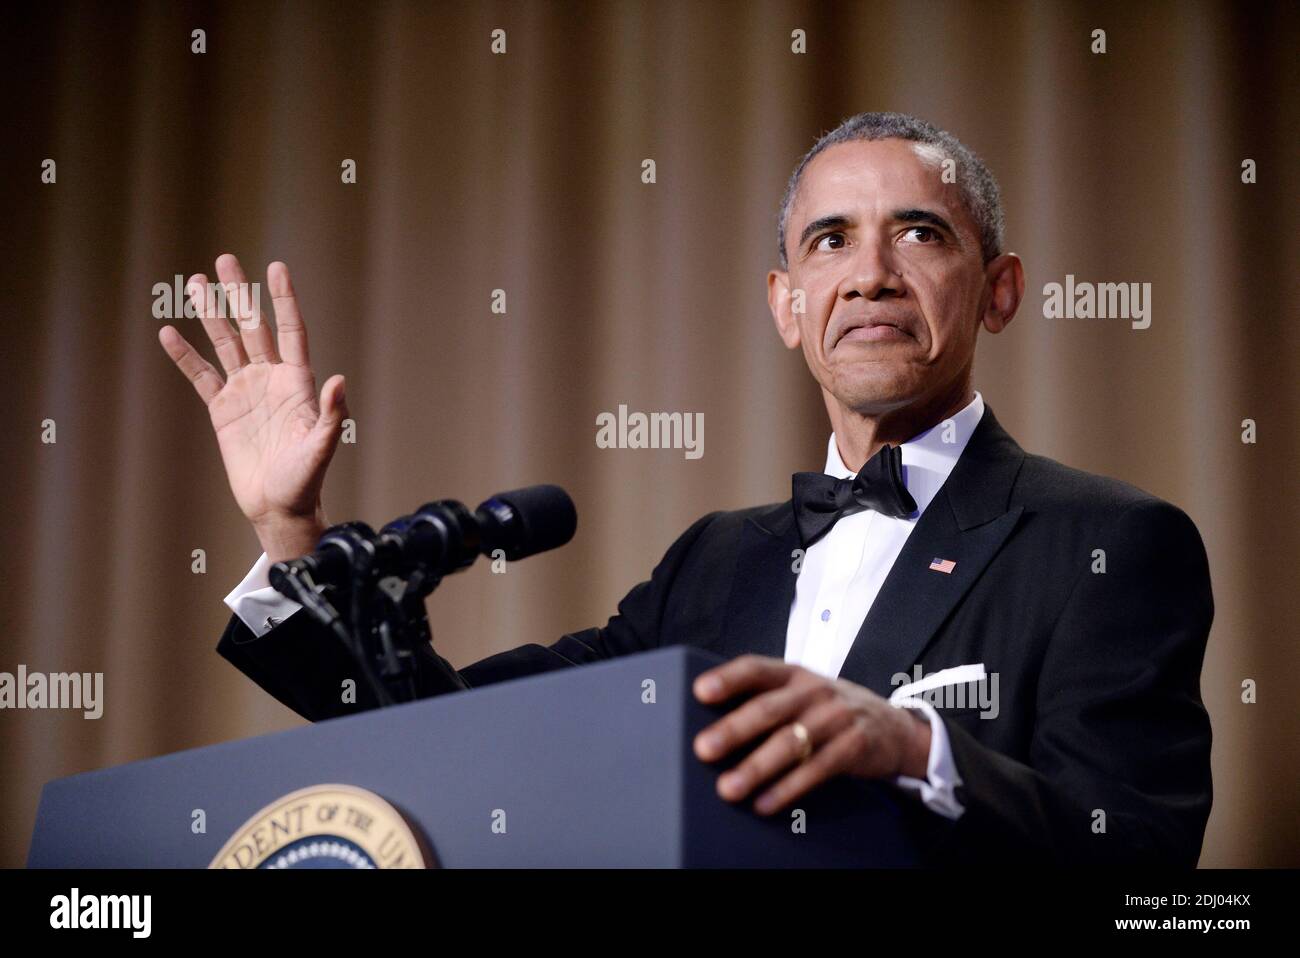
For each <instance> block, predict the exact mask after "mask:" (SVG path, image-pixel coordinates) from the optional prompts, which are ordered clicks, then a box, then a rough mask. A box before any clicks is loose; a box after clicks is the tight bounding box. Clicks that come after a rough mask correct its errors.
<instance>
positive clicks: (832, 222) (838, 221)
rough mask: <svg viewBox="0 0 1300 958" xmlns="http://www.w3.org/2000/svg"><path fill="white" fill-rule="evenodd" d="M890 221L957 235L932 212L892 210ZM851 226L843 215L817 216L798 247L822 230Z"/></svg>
mask: <svg viewBox="0 0 1300 958" xmlns="http://www.w3.org/2000/svg"><path fill="white" fill-rule="evenodd" d="M890 219H892V220H894V221H895V222H897V223H925V224H927V225H929V226H935V227H938V228H939V229H941V230H946V231H947V232H948V234H949V235H951V236H956V235H957V231H956V230H955V229H953V228H952V224H951V223H949V222H948V221H947V220H946V219H944V218H943V217H942V216H940V215H939V214H938V213H936V212H934V211H933V210H923V209H917V208H913V209H903V210H894V212H893V213H891V214H890ZM852 224H853V220H852V218H851V217H849V216H848V215H847V214H844V213H831V214H830V215H828V216H819V217H817V219H815V220H813V221H812V222H811V223H809V224H808V225H807V226H805V227H804V228H803V232H802V233H800V234H799V246H800V247H802V246H803V245H804V244H805V243H807V242H808V240H809V239H811V238H812V236H813V235H814V234H816V233H820V232H821V231H822V230H828V229H843V228H844V227H846V226H851V225H852Z"/></svg>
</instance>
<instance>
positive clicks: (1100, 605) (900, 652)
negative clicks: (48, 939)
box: [218, 406, 1213, 867]
mask: <svg viewBox="0 0 1300 958" xmlns="http://www.w3.org/2000/svg"><path fill="white" fill-rule="evenodd" d="M799 548H800V542H799V537H798V531H797V529H796V527H795V522H794V511H793V508H792V505H791V502H790V501H786V502H783V503H780V504H777V505H768V506H761V507H757V508H752V509H743V510H739V511H735V512H715V513H712V514H710V515H707V516H704V517H703V518H701V519H700V520H698V521H697V522H696V523H695V524H694V525H692V526H691V527H690V528H689V529H687V530H686V532H684V533H683V534H682V535H681V536H680V537H679V538H678V539H677V541H676V542H674V543H673V544H672V546H671V547H670V548H669V549H668V552H667V554H666V555H665V556H664V557H663V559H662V561H661V562H660V563H659V565H658V566H657V567H656V568H655V570H654V572H653V573H652V575H651V577H650V579H649V581H647V582H643V583H641V584H640V585H637V586H636V587H635V588H633V589H632V591H631V592H629V593H628V594H627V596H626V597H625V598H624V599H623V601H622V602H620V603H619V607H618V613H617V614H616V615H615V616H614V617H613V618H611V619H610V620H609V622H608V623H607V624H606V625H605V626H604V627H603V628H592V629H587V630H586V631H583V632H576V633H572V634H569V635H565V636H563V637H562V638H561V639H560V640H559V641H557V642H555V643H554V644H551V645H548V646H543V645H537V644H533V645H524V646H521V647H520V648H517V649H513V650H511V651H508V652H503V653H500V654H498V655H493V656H491V657H489V658H486V659H483V660H481V661H479V662H475V663H474V664H473V665H470V666H468V667H466V668H464V669H461V670H460V674H461V676H462V677H463V678H464V679H465V680H466V681H467V682H468V683H469V684H470V685H471V686H478V685H484V684H488V683H492V682H499V681H503V680H505V679H512V678H517V677H519V676H523V675H528V674H532V673H537V672H542V671H546V670H549V669H555V668H564V667H567V666H572V665H580V664H583V663H589V662H597V661H600V660H602V659H607V658H609V657H611V656H615V655H626V654H629V653H634V652H641V651H644V650H647V649H653V648H656V647H659V646H662V645H668V644H673V643H685V644H689V645H695V646H700V647H702V648H705V649H710V650H712V651H714V652H716V653H719V654H721V655H722V656H724V657H728V658H730V657H733V656H737V655H741V654H743V653H747V652H752V653H758V654H761V655H769V656H775V657H778V658H779V657H781V656H783V654H784V648H785V635H786V628H787V624H788V619H789V613H790V604H791V601H792V599H793V597H794V592H795V579H796V574H795V573H794V572H793V568H794V558H795V550H797V549H799ZM1098 550H1101V551H1098ZM935 558H942V559H949V560H952V561H954V562H955V563H956V565H955V566H954V567H953V569H952V572H951V573H950V574H943V573H941V572H936V571H932V570H931V569H930V568H929V566H930V563H931V561H932V560H933V559H935ZM1103 562H1104V571H1101V569H1102V563H1103ZM1212 617H1213V602H1212V598H1211V594H1210V579H1209V569H1208V566H1207V562H1206V556H1205V549H1204V547H1203V545H1202V543H1201V539H1200V536H1199V534H1198V533H1197V531H1196V527H1195V526H1194V525H1193V524H1192V522H1191V520H1190V519H1188V517H1187V516H1186V515H1185V514H1184V513H1183V512H1182V511H1181V510H1179V509H1177V508H1175V507H1174V506H1172V505H1170V504H1168V503H1166V502H1163V501H1161V500H1159V499H1157V498H1155V497H1153V496H1151V495H1148V494H1146V493H1144V492H1142V491H1140V490H1138V489H1136V488H1134V487H1132V486H1129V485H1126V484H1124V483H1121V482H1118V481H1115V480H1112V479H1106V478H1102V477H1099V476H1094V475H1090V474H1088V473H1084V472H1080V471H1078V470H1075V469H1071V468H1068V467H1066V466H1063V465H1061V464H1060V463H1057V462H1054V461H1052V460H1050V459H1045V458H1043V457H1040V456H1033V455H1027V454H1026V453H1025V451H1024V450H1023V449H1021V448H1020V446H1019V445H1018V444H1017V443H1016V442H1015V441H1014V440H1013V439H1012V438H1011V437H1010V436H1009V435H1008V434H1007V433H1006V432H1005V431H1004V430H1003V429H1002V427H1001V426H999V425H998V422H997V420H996V419H995V418H994V416H993V411H992V409H990V408H988V407H987V406H986V407H985V410H984V415H983V418H982V419H981V420H980V422H979V424H978V426H977V427H976V429H975V432H974V433H973V435H972V436H971V438H970V440H969V442H968V444H967V446H966V449H965V450H964V451H963V453H962V455H961V457H960V458H959V459H958V461H957V464H956V466H955V467H954V469H953V471H952V473H951V475H950V476H949V478H948V480H947V482H946V483H944V485H943V488H942V489H941V490H940V491H939V494H938V495H937V496H936V497H935V499H934V500H933V501H932V502H931V503H930V505H929V506H928V507H927V509H926V510H925V512H924V513H923V514H922V516H921V518H920V520H919V521H918V522H917V524H916V527H915V528H914V529H913V530H912V533H911V535H910V536H909V537H908V539H907V543H906V545H905V547H904V548H903V551H902V553H901V554H900V555H899V557H898V559H897V561H896V562H895V564H894V566H893V568H892V569H891V571H890V573H889V575H888V577H887V578H886V580H885V582H884V585H883V587H882V589H881V591H880V593H879V595H878V597H877V598H876V600H875V602H874V603H873V605H872V606H871V610H870V612H869V614H868V615H867V617H866V619H865V621H864V622H863V624H862V627H861V630H860V632H859V633H858V635H857V638H856V640H855V641H854V643H853V646H852V648H851V650H850V652H849V654H848V658H847V659H846V661H845V663H844V666H843V669H842V670H841V672H840V678H842V679H848V680H850V681H852V682H856V683H858V684H859V685H863V686H866V687H867V688H869V689H872V690H873V691H875V692H878V693H879V694H880V695H882V696H888V695H889V694H890V692H891V691H892V690H893V688H894V687H895V684H896V683H895V682H893V681H892V680H893V679H894V677H895V676H896V675H897V674H898V673H908V674H909V675H910V674H912V673H913V667H914V666H915V665H918V664H919V665H920V666H921V669H922V672H923V674H925V675H928V674H930V673H932V672H936V671H938V670H940V669H945V668H950V667H953V666H958V665H964V664H969V663H983V664H984V666H985V669H986V671H987V672H989V673H993V672H996V673H998V675H999V685H998V692H999V696H998V709H997V716H996V718H987V717H981V710H980V709H979V707H978V706H976V707H967V708H965V709H944V708H942V707H941V708H939V710H938V711H939V714H940V716H941V717H942V718H943V721H944V724H945V727H946V729H947V731H948V736H949V739H950V742H951V747H952V754H953V759H954V761H955V764H956V767H957V771H958V774H959V775H960V777H961V779H962V785H961V786H960V787H959V788H958V789H957V792H956V794H957V798H958V800H959V801H961V803H962V804H963V805H964V806H965V809H966V811H965V813H964V814H963V815H962V816H961V818H960V819H958V820H957V821H956V822H955V823H952V822H950V821H948V820H947V819H944V818H942V817H941V816H939V815H937V814H934V813H932V812H930V811H928V810H925V809H924V808H923V806H921V805H920V803H919V802H915V803H911V802H909V805H914V806H915V808H916V810H917V811H916V812H915V813H914V814H915V818H916V828H917V830H918V834H919V835H920V836H921V841H922V844H923V848H924V849H926V853H927V855H929V856H930V857H929V859H928V860H929V861H931V862H932V863H935V864H945V863H969V864H974V863H980V864H983V865H986V866H987V865H989V864H1005V863H1008V862H1013V861H1034V862H1054V863H1062V864H1084V863H1121V862H1122V863H1145V864H1172V865H1178V866H1187V867H1190V866H1194V865H1195V863H1196V861H1197V858H1198V857H1199V855H1200V848H1201V841H1202V837H1203V835H1204V830H1205V824H1206V819H1207V817H1208V816H1209V811H1210V802H1211V782H1210V723H1209V719H1208V716H1207V714H1206V711H1205V708H1204V707H1203V705H1202V703H1201V696H1200V671H1201V662H1202V659H1203V657H1204V653H1205V644H1206V639H1207V636H1208V633H1209V629H1210V621H1211V619H1212ZM218 651H219V652H220V653H221V654H222V655H223V656H225V657H226V658H227V659H228V660H230V661H231V662H232V663H233V664H234V665H236V666H237V667H238V668H239V669H241V670H242V671H243V672H244V673H245V674H247V675H248V676H249V677H250V678H252V679H253V680H254V681H255V682H257V683H258V684H259V685H261V686H262V687H263V688H264V689H266V690H267V691H268V692H270V693H271V694H272V695H274V696H275V697H276V698H278V699H279V700H280V701H281V702H283V703H284V704H286V705H288V706H289V707H290V708H292V709H294V710H295V711H297V712H298V713H299V714H301V715H303V716H304V717H306V718H308V719H311V720H317V719H322V718H329V717H333V716H337V715H342V714H346V713H348V712H351V711H357V710H361V709H366V708H371V707H373V706H374V704H375V703H374V700H373V699H369V698H368V693H367V691H366V687H365V684H364V683H362V682H359V681H358V682H357V695H358V699H359V701H358V702H357V704H356V705H349V706H345V705H343V704H341V703H340V701H339V699H340V697H341V696H340V689H341V683H342V681H343V680H344V679H345V678H348V677H355V675H356V669H355V667H354V665H353V663H352V661H351V659H350V658H349V657H348V655H347V654H346V652H345V651H344V650H343V649H342V647H341V644H340V643H338V642H337V641H336V640H335V639H334V638H333V637H332V636H330V635H329V634H328V633H325V632H323V631H321V630H320V629H319V627H317V626H316V625H315V624H314V622H312V620H310V619H309V617H308V616H307V615H306V614H305V613H303V612H299V613H296V614H294V615H293V616H291V617H289V618H288V619H287V620H286V621H285V622H283V623H282V624H280V625H278V626H276V627H275V628H273V629H272V630H271V631H269V632H267V633H266V634H265V635H263V636H262V637H261V638H254V636H253V634H252V633H251V632H250V631H249V630H248V629H247V628H246V627H245V626H244V625H243V623H242V622H240V621H239V619H238V618H235V617H232V619H231V621H230V624H229V626H228V628H227V629H226V632H225V634H224V635H223V636H222V637H221V641H220V644H219V645H218ZM439 666H442V667H450V666H447V665H446V663H445V660H442V659H440V658H439V657H438V656H437V654H436V653H435V652H434V651H433V650H432V649H431V648H430V649H428V651H427V654H426V655H425V658H424V660H423V662H422V664H421V669H422V670H428V671H427V674H428V675H429V676H431V677H432V676H433V675H434V672H435V670H436V668H438V667H439ZM428 687H429V688H430V689H433V688H437V687H438V686H436V685H435V684H434V682H433V679H432V678H430V681H429V685H428ZM985 711H989V710H985ZM909 814H912V813H909Z"/></svg>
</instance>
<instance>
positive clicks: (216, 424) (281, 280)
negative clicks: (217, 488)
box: [158, 254, 347, 527]
mask: <svg viewBox="0 0 1300 958" xmlns="http://www.w3.org/2000/svg"><path fill="white" fill-rule="evenodd" d="M217 276H218V279H219V280H220V282H221V285H222V287H223V288H224V289H225V290H226V291H227V296H226V304H227V309H226V310H224V311H222V310H221V309H220V308H219V305H220V301H219V300H218V298H217V296H216V295H215V290H212V289H209V287H208V281H207V277H205V276H204V275H203V274H202V273H199V274H196V275H194V276H192V277H190V280H189V282H188V283H187V284H186V288H187V290H188V292H189V295H190V298H191V300H192V301H193V303H194V305H195V308H196V309H197V311H198V313H199V316H200V319H201V321H202V323H203V328H204V330H205V331H206V332H207V335H208V339H209V340H211V342H212V345H213V347H215V349H216V353H217V359H218V361H219V362H220V363H221V367H222V369H224V370H225V378H224V379H223V378H222V375H221V373H219V372H218V371H217V370H216V368H215V367H214V366H213V365H212V364H211V363H209V362H208V361H207V360H205V359H204V358H203V357H202V356H201V355H199V353H198V351H197V350H195V349H194V347H193V346H191V345H190V344H189V343H188V342H187V341H186V340H185V337H183V336H182V335H181V334H180V333H179V332H177V330H176V329H175V328H174V327H172V326H164V327H163V328H162V330H160V331H159V335H158V338H159V341H160V342H161V343H162V346H163V348H164V349H165V350H166V351H167V354H168V356H170V357H171V359H172V361H173V362H174V363H175V364H176V365H177V367H178V368H179V369H180V370H181V372H182V373H184V374H185V377H186V378H187V379H189V381H190V382H191V383H192V384H193V386H194V389H195V391H196V392H197V393H198V394H199V398H201V399H202V400H203V401H204V403H206V404H207V407H208V415H209V417H210V418H211V420H212V428H213V431H214V432H215V433H216V435H217V443H218V445H219V446H220V449H221V458H222V461H223V463H224V464H225V468H226V476H227V478H228V479H229V480H230V488H231V491H232V492H234V494H235V501H236V502H237V503H238V505H239V508H240V510H241V511H242V512H243V513H244V515H245V516H247V517H248V519H249V520H250V521H251V522H252V523H253V524H254V526H255V527H258V526H263V525H266V524H269V523H274V522H287V521H293V520H296V519H302V520H311V519H312V518H313V517H316V516H318V515H320V494H321V486H322V485H323V483H324V480H325V470H326V468H327V467H328V466H329V462H330V459H331V458H332V457H333V455H334V450H335V448H336V447H337V445H338V439H339V434H340V431H341V427H342V423H343V419H344V417H345V416H346V414H347V409H346V405H345V403H344V396H343V385H344V383H343V377H342V376H332V377H330V379H329V380H328V381H327V382H326V383H325V385H324V388H323V389H322V390H321V395H320V398H319V400H318V399H317V396H316V379H315V376H314V375H313V374H312V370H311V364H310V360H309V356H308V351H307V330H306V327H305V326H304V325H303V321H302V316H301V315H300V313H299V311H298V302H297V299H296V297H295V296H294V292H293V285H292V283H291V281H290V279H289V270H288V267H286V266H285V265H284V264H283V263H272V264H271V265H270V266H269V267H268V268H267V285H268V287H269V288H270V290H271V300H272V303H273V304H274V307H275V321H276V328H277V335H276V336H273V335H272V333H271V330H270V327H269V326H268V324H267V323H266V322H265V321H264V320H261V321H257V322H254V313H253V312H252V310H251V309H249V303H248V297H247V294H245V295H244V296H243V297H240V296H238V295H236V293H237V291H238V290H241V289H246V288H247V287H246V286H245V285H244V284H245V283H246V280H245V277H244V272H243V269H242V268H241V267H240V265H239V260H237V259H236V258H235V257H234V256H232V255H230V254H225V255H223V256H221V257H219V258H218V259H217ZM222 312H224V313H226V314H227V315H219V314H220V313H222ZM232 312H233V314H234V315H233V316H230V317H229V318H228V314H230V313H232ZM231 318H233V319H234V320H235V321H236V325H232V323H231ZM236 326H237V327H238V328H236ZM277 339H278V349H277Z"/></svg>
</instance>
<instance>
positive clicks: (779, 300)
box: [767, 269, 799, 349]
mask: <svg viewBox="0 0 1300 958" xmlns="http://www.w3.org/2000/svg"><path fill="white" fill-rule="evenodd" d="M767 308H768V309H770V310H771V311H772V319H773V321H774V322H775V323H776V331H777V333H779V334H780V336H781V342H783V343H785V348H786V349H798V348H799V321H798V319H796V318H795V315H794V312H793V311H792V310H791V302H790V274H789V273H788V272H786V271H785V270H783V269H774V270H772V271H771V272H769V273H768V274H767Z"/></svg>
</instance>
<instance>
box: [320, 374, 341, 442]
mask: <svg viewBox="0 0 1300 958" xmlns="http://www.w3.org/2000/svg"><path fill="white" fill-rule="evenodd" d="M346 386H347V383H346V381H345V380H344V378H343V377H342V376H341V375H339V374H337V373H336V374H335V375H333V376H331V377H330V378H329V379H327V380H325V385H324V386H322V387H321V391H320V416H319V417H318V418H317V420H316V427H315V428H316V429H317V430H320V431H322V432H325V433H328V434H334V433H337V432H338V431H339V429H340V428H341V427H342V425H343V420H344V419H346V418H347V416H348V403H347V397H346V394H345V388H346Z"/></svg>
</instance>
